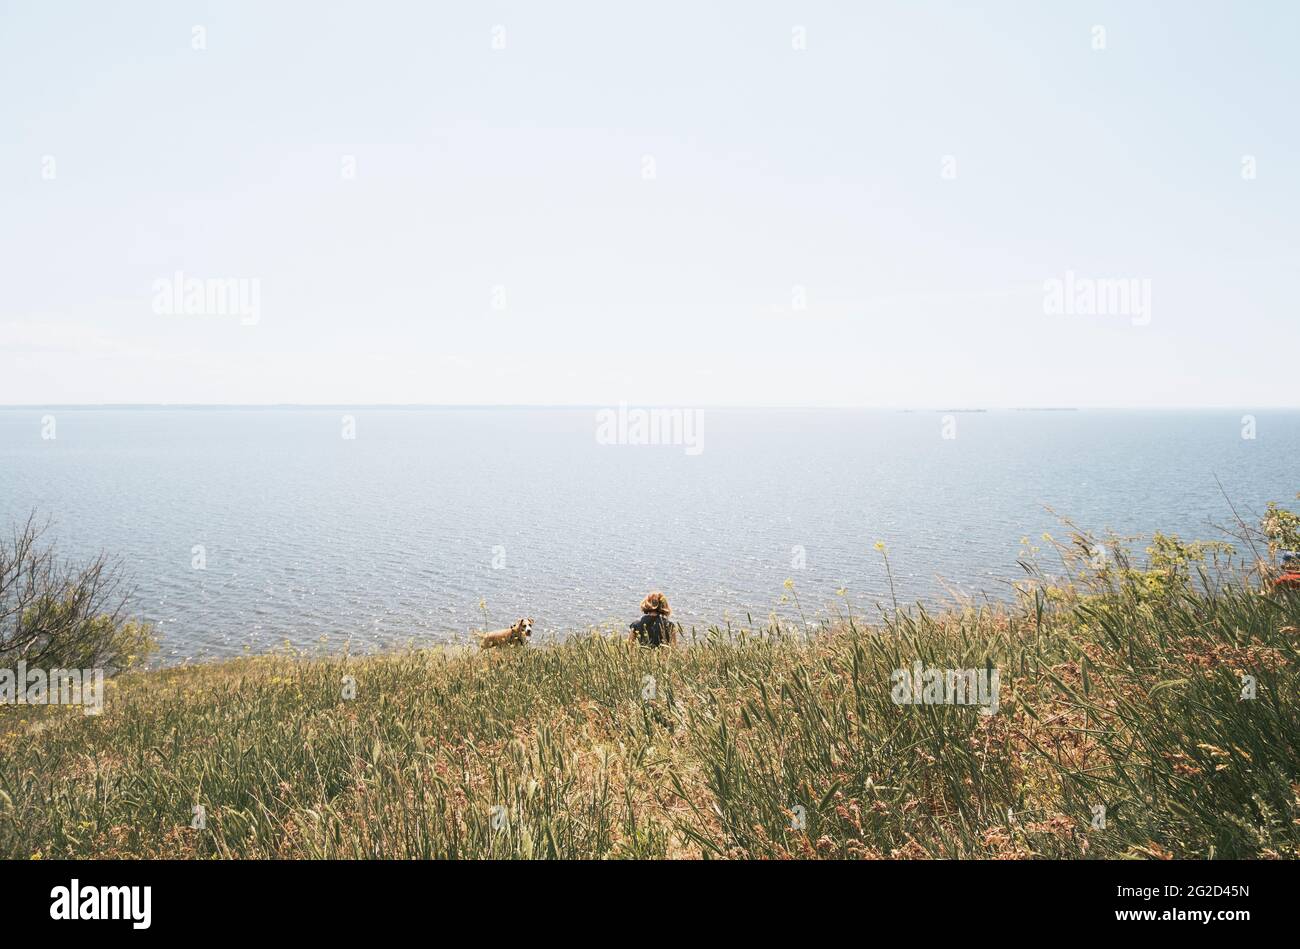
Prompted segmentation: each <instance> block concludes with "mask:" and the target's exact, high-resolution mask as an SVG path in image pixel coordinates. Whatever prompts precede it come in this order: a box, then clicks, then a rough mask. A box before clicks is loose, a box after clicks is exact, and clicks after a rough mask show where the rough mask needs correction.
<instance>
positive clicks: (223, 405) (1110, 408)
mask: <svg viewBox="0 0 1300 949" xmlns="http://www.w3.org/2000/svg"><path fill="white" fill-rule="evenodd" d="M622 405H626V406H628V407H629V408H662V409H731V410H755V411H771V410H783V411H784V410H804V411H858V412H862V411H866V412H958V413H965V412H1088V411H1091V412H1169V411H1196V412H1206V411H1222V412H1227V411H1239V410H1250V411H1300V404H1297V405H1255V406H1247V405H1243V404H1237V405H987V406H984V405H970V406H947V407H935V406H925V405H909V406H894V405H781V404H763V405H755V404H734V403H732V404H728V403H713V404H707V403H706V404H694V405H689V404H685V403H669V402H631V401H626V400H624V401H620V402H616V403H609V402H602V403H596V402H590V403H588V402H553V403H536V402H532V403H530V402H24V403H0V411H11V410H17V409H597V410H599V409H610V408H617V407H619V406H622Z"/></svg>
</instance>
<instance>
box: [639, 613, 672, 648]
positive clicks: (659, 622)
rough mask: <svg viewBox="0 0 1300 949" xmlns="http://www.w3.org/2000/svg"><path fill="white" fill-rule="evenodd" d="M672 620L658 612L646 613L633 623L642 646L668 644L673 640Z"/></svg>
mask: <svg viewBox="0 0 1300 949" xmlns="http://www.w3.org/2000/svg"><path fill="white" fill-rule="evenodd" d="M672 626H673V624H672V622H671V621H669V620H668V619H666V618H665V617H663V616H660V615H659V614H658V613H646V614H645V615H644V616H642V617H641V618H640V619H639V620H637V621H636V622H635V623H633V624H632V628H633V629H634V630H636V638H637V642H639V643H640V644H641V645H642V646H666V645H668V643H670V642H672Z"/></svg>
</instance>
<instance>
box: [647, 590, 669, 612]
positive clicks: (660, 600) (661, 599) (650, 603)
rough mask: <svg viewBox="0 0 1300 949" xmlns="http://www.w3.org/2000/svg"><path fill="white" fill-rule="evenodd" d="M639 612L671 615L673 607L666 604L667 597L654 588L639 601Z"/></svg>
mask: <svg viewBox="0 0 1300 949" xmlns="http://www.w3.org/2000/svg"><path fill="white" fill-rule="evenodd" d="M641 612H642V613H658V614H659V615H660V616H671V615H672V612H673V608H672V607H671V606H669V605H668V597H666V596H664V595H663V594H662V593H660V592H659V591H658V590H656V591H655V592H654V593H651V594H650V595H649V596H647V597H646V598H645V599H644V600H642V601H641Z"/></svg>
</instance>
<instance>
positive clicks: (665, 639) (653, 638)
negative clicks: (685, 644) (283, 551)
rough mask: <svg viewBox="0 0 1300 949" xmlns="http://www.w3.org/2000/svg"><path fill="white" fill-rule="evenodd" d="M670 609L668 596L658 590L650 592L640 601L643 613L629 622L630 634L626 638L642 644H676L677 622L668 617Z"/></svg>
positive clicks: (670, 612)
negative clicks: (635, 619) (631, 622)
mask: <svg viewBox="0 0 1300 949" xmlns="http://www.w3.org/2000/svg"><path fill="white" fill-rule="evenodd" d="M672 611H673V610H672V607H670V606H669V605H668V597H666V596H664V595H663V594H662V593H660V592H659V591H658V590H656V591H655V592H654V593H651V594H650V595H649V596H647V597H646V598H645V599H644V600H642V601H641V613H642V614H643V615H642V616H641V618H640V619H639V620H637V621H636V622H635V623H633V624H631V626H630V629H631V630H632V634H631V635H630V636H628V640H629V641H630V642H636V643H640V644H641V645H642V646H652V647H653V646H673V645H676V644H677V624H676V623H674V622H672V621H671V620H669V619H668V617H669V615H671V614H672Z"/></svg>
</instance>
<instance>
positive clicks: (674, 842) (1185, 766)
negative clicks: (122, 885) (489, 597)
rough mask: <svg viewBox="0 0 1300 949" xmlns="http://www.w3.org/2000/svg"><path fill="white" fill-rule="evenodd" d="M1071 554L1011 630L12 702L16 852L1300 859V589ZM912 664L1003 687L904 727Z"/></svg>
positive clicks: (8, 809)
mask: <svg viewBox="0 0 1300 949" xmlns="http://www.w3.org/2000/svg"><path fill="white" fill-rule="evenodd" d="M1099 551H1101V553H1099ZM1077 552H1078V553H1080V554H1087V555H1088V557H1089V563H1091V567H1086V565H1085V566H1084V567H1081V560H1080V557H1074V556H1070V555H1069V553H1068V551H1067V557H1066V560H1065V561H1063V565H1062V566H1063V570H1062V574H1061V575H1062V576H1065V577H1068V578H1069V580H1068V581H1061V580H1060V579H1057V580H1050V581H1049V580H1047V579H1046V578H1045V577H1043V576H1042V575H1041V574H1038V575H1035V576H1031V577H1030V580H1029V582H1027V583H1026V584H1025V585H1024V587H1023V589H1022V591H1021V593H1022V595H1021V597H1020V601H1019V603H1018V604H1017V605H1012V606H1007V607H996V608H994V607H987V608H979V609H977V608H973V607H970V608H962V609H957V610H955V611H953V612H950V613H947V614H945V615H941V616H936V615H928V614H926V613H925V612H924V611H921V610H919V609H913V610H910V611H908V610H904V611H901V612H895V611H893V610H887V611H885V612H884V613H883V614H882V616H881V617H880V618H879V619H878V620H877V621H875V622H873V623H872V624H870V625H867V624H864V623H863V622H862V621H861V620H860V619H857V618H853V619H850V618H848V617H845V618H844V619H843V620H841V621H839V622H837V623H834V624H831V625H829V626H823V627H818V628H816V629H812V630H805V629H803V628H799V629H781V628H779V627H778V626H775V625H774V626H771V627H769V628H766V629H762V630H743V631H734V630H733V631H720V630H711V631H709V633H707V634H701V635H699V636H698V637H696V638H695V641H694V642H691V643H689V644H687V645H680V646H678V647H677V648H676V649H660V650H647V649H640V648H636V647H630V646H628V645H627V644H626V643H624V642H622V641H618V640H614V639H606V638H601V637H594V636H593V637H583V638H576V639H571V640H569V641H568V642H565V643H563V644H561V645H552V646H543V647H537V646H532V647H528V648H525V649H516V650H510V651H505V650H501V651H495V652H487V653H479V652H477V651H468V650H456V649H450V650H434V651H418V652H407V653H401V654H394V655H387V656H382V657H377V658H336V659H301V658H294V657H258V658H249V659H242V660H237V661H231V662H224V663H219V664H213V665H205V666H199V667H190V668H180V669H170V670H164V671H160V672H144V673H130V674H126V675H123V676H120V677H118V678H117V679H115V680H113V681H112V682H111V683H110V691H109V693H108V697H107V702H106V708H105V711H104V713H103V714H102V715H100V716H97V717H95V716H85V715H83V714H82V713H81V711H80V710H66V709H47V710H43V711H44V714H34V713H35V712H36V711H37V710H33V709H17V708H3V709H0V856H4V857H11V858H13V857H16V858H29V857H33V856H36V857H42V858H53V857H64V856H76V857H83V856H84V857H93V856H106V857H108V856H160V857H175V856H179V857H267V856H270V857H656V858H659V857H701V856H705V857H777V858H781V857H796V858H802V857H850V858H852V857H867V858H875V857H965V858H969V857H987V858H1007V857H1031V856H1047V857H1071V858H1073V857H1097V856H1135V857H1166V856H1176V857H1198V858H1199V857H1216V856H1217V857H1286V858H1294V857H1296V856H1297V854H1298V853H1300V801H1298V796H1300V784H1297V781H1300V704H1298V703H1300V690H1297V684H1298V682H1297V661H1296V660H1297V645H1298V644H1300V633H1298V632H1297V627H1300V593H1297V592H1283V591H1271V592H1267V593H1263V592H1260V590H1261V589H1263V588H1265V585H1264V584H1263V583H1262V582H1261V581H1260V580H1259V578H1258V577H1255V576H1246V575H1244V574H1242V573H1241V572H1240V568H1239V567H1238V568H1231V567H1223V566H1216V564H1217V562H1218V561H1219V560H1221V559H1223V558H1220V557H1219V555H1218V553H1216V552H1215V551H1214V550H1212V549H1209V548H1202V547H1188V546H1184V545H1179V544H1177V542H1176V541H1171V540H1169V539H1163V540H1162V539H1157V543H1156V544H1155V545H1154V546H1153V547H1152V548H1151V549H1150V551H1149V554H1150V556H1149V557H1148V558H1147V563H1145V564H1144V566H1143V567H1142V568H1141V569H1138V568H1135V567H1133V566H1131V565H1130V563H1129V561H1128V559H1127V557H1126V556H1125V555H1124V554H1123V552H1122V551H1120V550H1118V548H1114V549H1112V551H1111V553H1110V554H1109V555H1108V554H1106V553H1105V552H1104V550H1103V547H1102V546H1100V545H1096V544H1094V543H1093V542H1089V541H1083V540H1080V541H1078V544H1077ZM1207 585H1208V586H1211V587H1217V589H1215V591H1214V592H1204V590H1203V588H1204V587H1205V586H1207ZM688 638H689V637H688ZM917 660H920V661H922V662H923V663H924V664H925V665H927V666H935V667H940V668H957V669H965V668H973V669H981V668H983V669H987V668H990V667H992V668H996V669H997V670H999V672H1000V676H1001V681H1000V697H999V707H998V710H997V713H996V714H993V715H985V714H981V712H980V710H979V709H978V708H975V707H971V706H961V705H899V704H895V702H894V700H893V698H892V697H891V692H892V683H891V675H892V674H893V672H894V670H896V669H900V668H910V667H912V666H913V664H914V663H915V662H916V661H917ZM1243 675H1248V676H1253V677H1254V682H1255V697H1254V698H1243V697H1242V693H1243V679H1242V676H1243ZM345 677H350V680H354V681H355V697H353V698H347V697H345V692H346V691H350V689H349V687H348V685H347V681H345ZM195 805H202V807H203V809H204V814H205V826H204V827H202V828H201V829H195V828H193V827H191V824H192V822H194V808H195ZM1099 805H1100V806H1104V808H1105V821H1104V827H1103V826H1100V823H1101V822H1100V821H1099V820H1098V814H1099V812H1098V811H1096V810H1095V808H1096V807H1097V806H1099Z"/></svg>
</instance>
